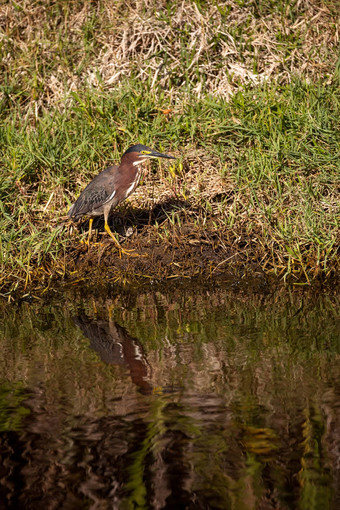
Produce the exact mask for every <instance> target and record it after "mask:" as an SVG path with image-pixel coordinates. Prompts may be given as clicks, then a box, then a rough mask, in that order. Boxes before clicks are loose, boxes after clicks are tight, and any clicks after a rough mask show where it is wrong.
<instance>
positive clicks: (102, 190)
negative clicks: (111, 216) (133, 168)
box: [67, 167, 116, 218]
mask: <svg viewBox="0 0 340 510" xmlns="http://www.w3.org/2000/svg"><path fill="white" fill-rule="evenodd" d="M114 168H115V167H109V168H106V170H104V171H103V172H101V173H100V174H99V175H97V176H96V177H95V178H94V179H93V180H92V181H91V182H90V183H89V184H88V185H87V186H86V188H85V189H84V191H83V192H82V193H81V194H80V196H79V197H78V199H77V200H76V202H75V203H74V204H73V205H72V207H71V209H70V210H69V212H68V213H67V215H68V217H69V218H77V217H80V216H84V215H85V214H91V213H92V212H93V211H95V210H96V209H99V208H100V207H102V206H103V205H104V204H106V202H108V201H109V200H111V199H112V198H113V197H114V196H115V193H116V190H115V183H114V179H113V177H112V170H114Z"/></svg>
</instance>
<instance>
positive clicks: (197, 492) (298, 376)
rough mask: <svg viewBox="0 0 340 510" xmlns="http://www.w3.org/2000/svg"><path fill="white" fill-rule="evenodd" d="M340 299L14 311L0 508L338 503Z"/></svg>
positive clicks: (162, 299)
mask: <svg viewBox="0 0 340 510" xmlns="http://www.w3.org/2000/svg"><path fill="white" fill-rule="evenodd" d="M339 310H340V296H339V295H336V294H330V293H326V292H325V293H323V294H322V295H317V294H315V293H308V292H302V291H296V290H284V289H279V290H277V291H275V292H269V291H266V292H265V293H259V292H253V291H252V290H251V289H249V290H247V291H245V289H244V288H243V290H230V288H229V289H223V288H215V289H211V288H210V289H207V288H200V289H197V288H196V289H195V288H192V289H188V288H187V289H185V288H175V287H173V288H172V289H169V290H168V291H159V290H157V291H156V290H155V291H153V292H152V291H138V292H134V293H131V294H129V293H124V294H120V295H119V294H116V293H115V291H114V290H111V291H110V292H108V293H107V294H105V295H101V294H99V292H98V295H93V294H89V293H88V294H86V293H84V292H83V293H82V292H80V291H73V292H71V291H69V292H67V293H65V294H64V295H57V296H56V297H55V298H54V299H52V300H50V301H49V302H43V301H40V302H33V303H22V304H21V305H20V306H19V305H15V306H14V305H13V306H11V307H9V306H6V307H5V306H4V307H3V308H2V309H1V315H2V320H1V330H0V349H1V356H0V396H1V398H0V431H1V433H0V441H1V446H0V456H1V462H0V508H1V509H2V508H15V509H21V508H23V509H31V508H32V509H40V508H41V509H55V508H62V509H86V508H91V509H111V508H114V509H115V508H117V509H135V508H141V509H142V508H156V509H161V508H162V509H163V508H164V509H182V508H183V509H184V508H188V509H210V508H211V509H215V508H216V509H236V510H238V509H247V510H249V509H255V508H256V509H274V508H277V509H295V508H300V509H303V510H304V509H306V510H307V509H308V510H312V509H327V508H331V509H336V508H340V479H339V478H340V477H339V474H340V460H339V459H340V364H339V353H340V320H339V315H340V314H339Z"/></svg>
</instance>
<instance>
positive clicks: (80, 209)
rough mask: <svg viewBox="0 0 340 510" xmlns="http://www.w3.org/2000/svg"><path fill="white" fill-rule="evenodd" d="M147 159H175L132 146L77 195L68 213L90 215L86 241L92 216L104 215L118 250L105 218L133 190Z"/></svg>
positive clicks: (139, 145)
mask: <svg viewBox="0 0 340 510" xmlns="http://www.w3.org/2000/svg"><path fill="white" fill-rule="evenodd" d="M150 158H167V159H176V158H174V157H173V156H169V155H168V154H162V153H161V152H157V151H154V150H153V149H150V147H146V146H145V145H141V144H137V145H133V146H132V147H130V148H129V149H128V150H127V151H126V152H124V154H123V156H122V160H121V162H120V165H119V166H117V165H115V166H109V167H108V168H106V169H105V170H103V171H102V172H100V174H98V175H97V176H96V177H95V178H94V179H93V180H92V181H91V182H90V183H89V184H88V185H87V186H86V188H85V189H84V191H83V192H82V193H81V194H80V196H79V197H78V199H77V200H76V201H75V203H74V204H73V205H72V207H71V209H70V210H69V212H68V213H67V216H68V217H69V218H70V219H74V220H76V221H77V220H79V219H80V218H82V217H83V216H89V217H90V223H89V236H88V243H89V240H90V238H91V232H92V223H93V218H94V217H95V216H102V215H104V221H105V227H104V228H105V230H106V232H107V233H108V234H109V236H111V237H112V239H113V240H114V242H115V243H116V244H117V245H118V246H119V248H120V249H121V247H120V245H119V243H118V241H117V239H116V238H115V236H114V235H113V233H112V232H111V229H110V227H109V224H108V222H107V220H108V217H109V214H110V211H111V210H112V209H113V208H114V207H116V206H117V205H118V204H119V203H120V202H123V200H125V199H126V198H127V197H128V196H129V195H131V193H132V192H133V191H134V190H135V189H136V187H137V186H138V183H139V179H140V176H141V172H142V169H141V165H142V163H144V162H145V161H146V160H147V159H150ZM122 251H124V250H122Z"/></svg>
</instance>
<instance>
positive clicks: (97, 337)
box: [73, 314, 153, 395]
mask: <svg viewBox="0 0 340 510" xmlns="http://www.w3.org/2000/svg"><path fill="white" fill-rule="evenodd" d="M73 321H74V322H75V324H76V325H77V326H78V327H79V328H80V329H81V331H82V332H83V334H84V335H85V336H86V337H87V338H88V339H89V340H90V347H91V349H93V350H94V351H96V352H97V354H98V355H99V356H100V358H101V360H102V361H104V363H108V364H112V365H124V366H127V367H128V368H129V371H130V376H131V380H132V382H133V383H134V384H135V385H136V386H137V387H138V390H139V391H140V392H141V393H143V394H144V395H148V394H150V393H152V390H153V388H152V385H151V384H150V383H149V382H148V379H150V372H151V368H150V366H149V364H148V362H147V359H146V355H145V352H144V349H143V347H142V345H141V344H140V342H139V341H138V340H137V339H136V338H133V337H132V336H130V335H129V333H128V332H127V331H126V329H125V328H123V327H122V326H120V325H119V324H117V323H116V322H114V321H111V320H109V321H106V320H102V319H100V320H95V319H92V318H90V317H87V316H86V315H84V314H83V315H79V316H78V317H74V318H73Z"/></svg>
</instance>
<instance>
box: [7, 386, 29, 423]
mask: <svg viewBox="0 0 340 510" xmlns="http://www.w3.org/2000/svg"><path fill="white" fill-rule="evenodd" d="M26 398H27V393H26V391H25V389H24V387H23V386H22V384H20V383H19V384H12V385H10V384H8V383H7V382H3V383H2V384H0V432H3V431H6V430H19V429H20V427H21V423H22V419H23V417H24V416H26V415H27V414H29V410H28V409H27V408H26V407H24V406H23V405H22V402H23V401H24V400H25V399H26Z"/></svg>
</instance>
